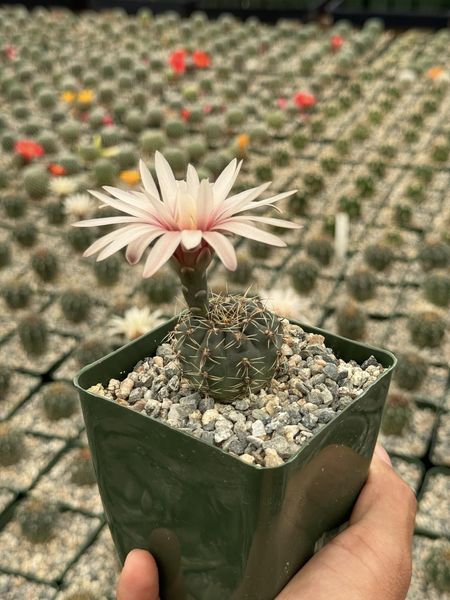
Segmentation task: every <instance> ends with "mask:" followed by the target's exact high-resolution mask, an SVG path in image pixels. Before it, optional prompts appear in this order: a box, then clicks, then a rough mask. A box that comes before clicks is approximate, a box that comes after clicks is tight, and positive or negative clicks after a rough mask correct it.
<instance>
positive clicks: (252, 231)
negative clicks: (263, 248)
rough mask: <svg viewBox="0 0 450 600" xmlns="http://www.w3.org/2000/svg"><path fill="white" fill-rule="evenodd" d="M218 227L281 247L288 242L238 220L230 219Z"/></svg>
mask: <svg viewBox="0 0 450 600" xmlns="http://www.w3.org/2000/svg"><path fill="white" fill-rule="evenodd" d="M217 228H218V229H220V230H221V231H227V232H229V233H235V234H237V235H242V236H243V237H246V238H249V239H251V240H256V241H257V242H263V243H264V244H270V245H271V246H278V247H280V248H282V247H284V246H286V243H285V242H283V240H281V239H280V238H279V237H277V236H276V235H273V234H271V233H267V231H263V230H262V229H258V228H257V227H253V226H252V225H247V224H246V223H239V222H237V221H231V220H230V221H225V222H223V223H221V224H220V226H218V227H217Z"/></svg>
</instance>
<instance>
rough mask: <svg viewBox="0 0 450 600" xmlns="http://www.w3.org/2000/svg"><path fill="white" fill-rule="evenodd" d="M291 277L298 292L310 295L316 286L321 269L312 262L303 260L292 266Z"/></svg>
mask: <svg viewBox="0 0 450 600" xmlns="http://www.w3.org/2000/svg"><path fill="white" fill-rule="evenodd" d="M289 275H290V278H291V282H292V285H293V287H294V289H295V290H296V291H297V292H299V293H300V294H309V292H311V291H312V290H313V289H314V287H315V285H316V281H317V277H318V275H319V269H318V268H317V266H316V264H315V263H314V262H313V261H312V260H309V259H301V260H298V261H296V262H295V263H294V264H293V265H292V267H291V268H290V269H289Z"/></svg>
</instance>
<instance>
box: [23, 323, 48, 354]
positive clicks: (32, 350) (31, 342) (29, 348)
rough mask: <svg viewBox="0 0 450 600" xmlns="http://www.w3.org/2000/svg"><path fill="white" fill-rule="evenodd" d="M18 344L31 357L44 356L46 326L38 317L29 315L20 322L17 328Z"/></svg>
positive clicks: (46, 338)
mask: <svg viewBox="0 0 450 600" xmlns="http://www.w3.org/2000/svg"><path fill="white" fill-rule="evenodd" d="M17 333H18V334H19V339H20V343H21V344H22V347H23V349H24V350H25V352H26V353H27V354H29V355H31V356H40V355H41V354H45V352H46V351H47V345H48V329H47V324H46V322H45V321H44V319H42V318H41V317H40V316H38V315H29V316H27V317H25V318H24V319H22V321H20V323H19V325H18V327H17Z"/></svg>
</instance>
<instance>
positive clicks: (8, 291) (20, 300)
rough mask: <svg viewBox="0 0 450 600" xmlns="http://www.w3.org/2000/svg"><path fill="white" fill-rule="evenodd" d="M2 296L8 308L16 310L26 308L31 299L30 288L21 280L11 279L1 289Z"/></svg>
mask: <svg viewBox="0 0 450 600" xmlns="http://www.w3.org/2000/svg"><path fill="white" fill-rule="evenodd" d="M2 294H3V298H4V300H5V302H6V304H7V305H8V307H9V308H11V309H13V310H17V309H19V308H26V307H27V306H29V304H30V300H31V288H30V286H29V285H28V284H27V283H25V282H23V281H12V282H11V283H9V284H6V285H5V286H4V287H3V290H2Z"/></svg>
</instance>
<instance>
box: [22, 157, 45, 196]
mask: <svg viewBox="0 0 450 600" xmlns="http://www.w3.org/2000/svg"><path fill="white" fill-rule="evenodd" d="M49 182H50V178H49V174H48V173H47V171H46V170H45V169H44V168H43V167H40V166H38V165H33V166H31V167H27V169H26V170H25V171H24V176H23V185H24V188H25V191H26V192H27V194H28V195H29V196H30V198H33V199H40V198H43V197H44V196H45V195H46V194H47V192H48V186H49Z"/></svg>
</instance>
